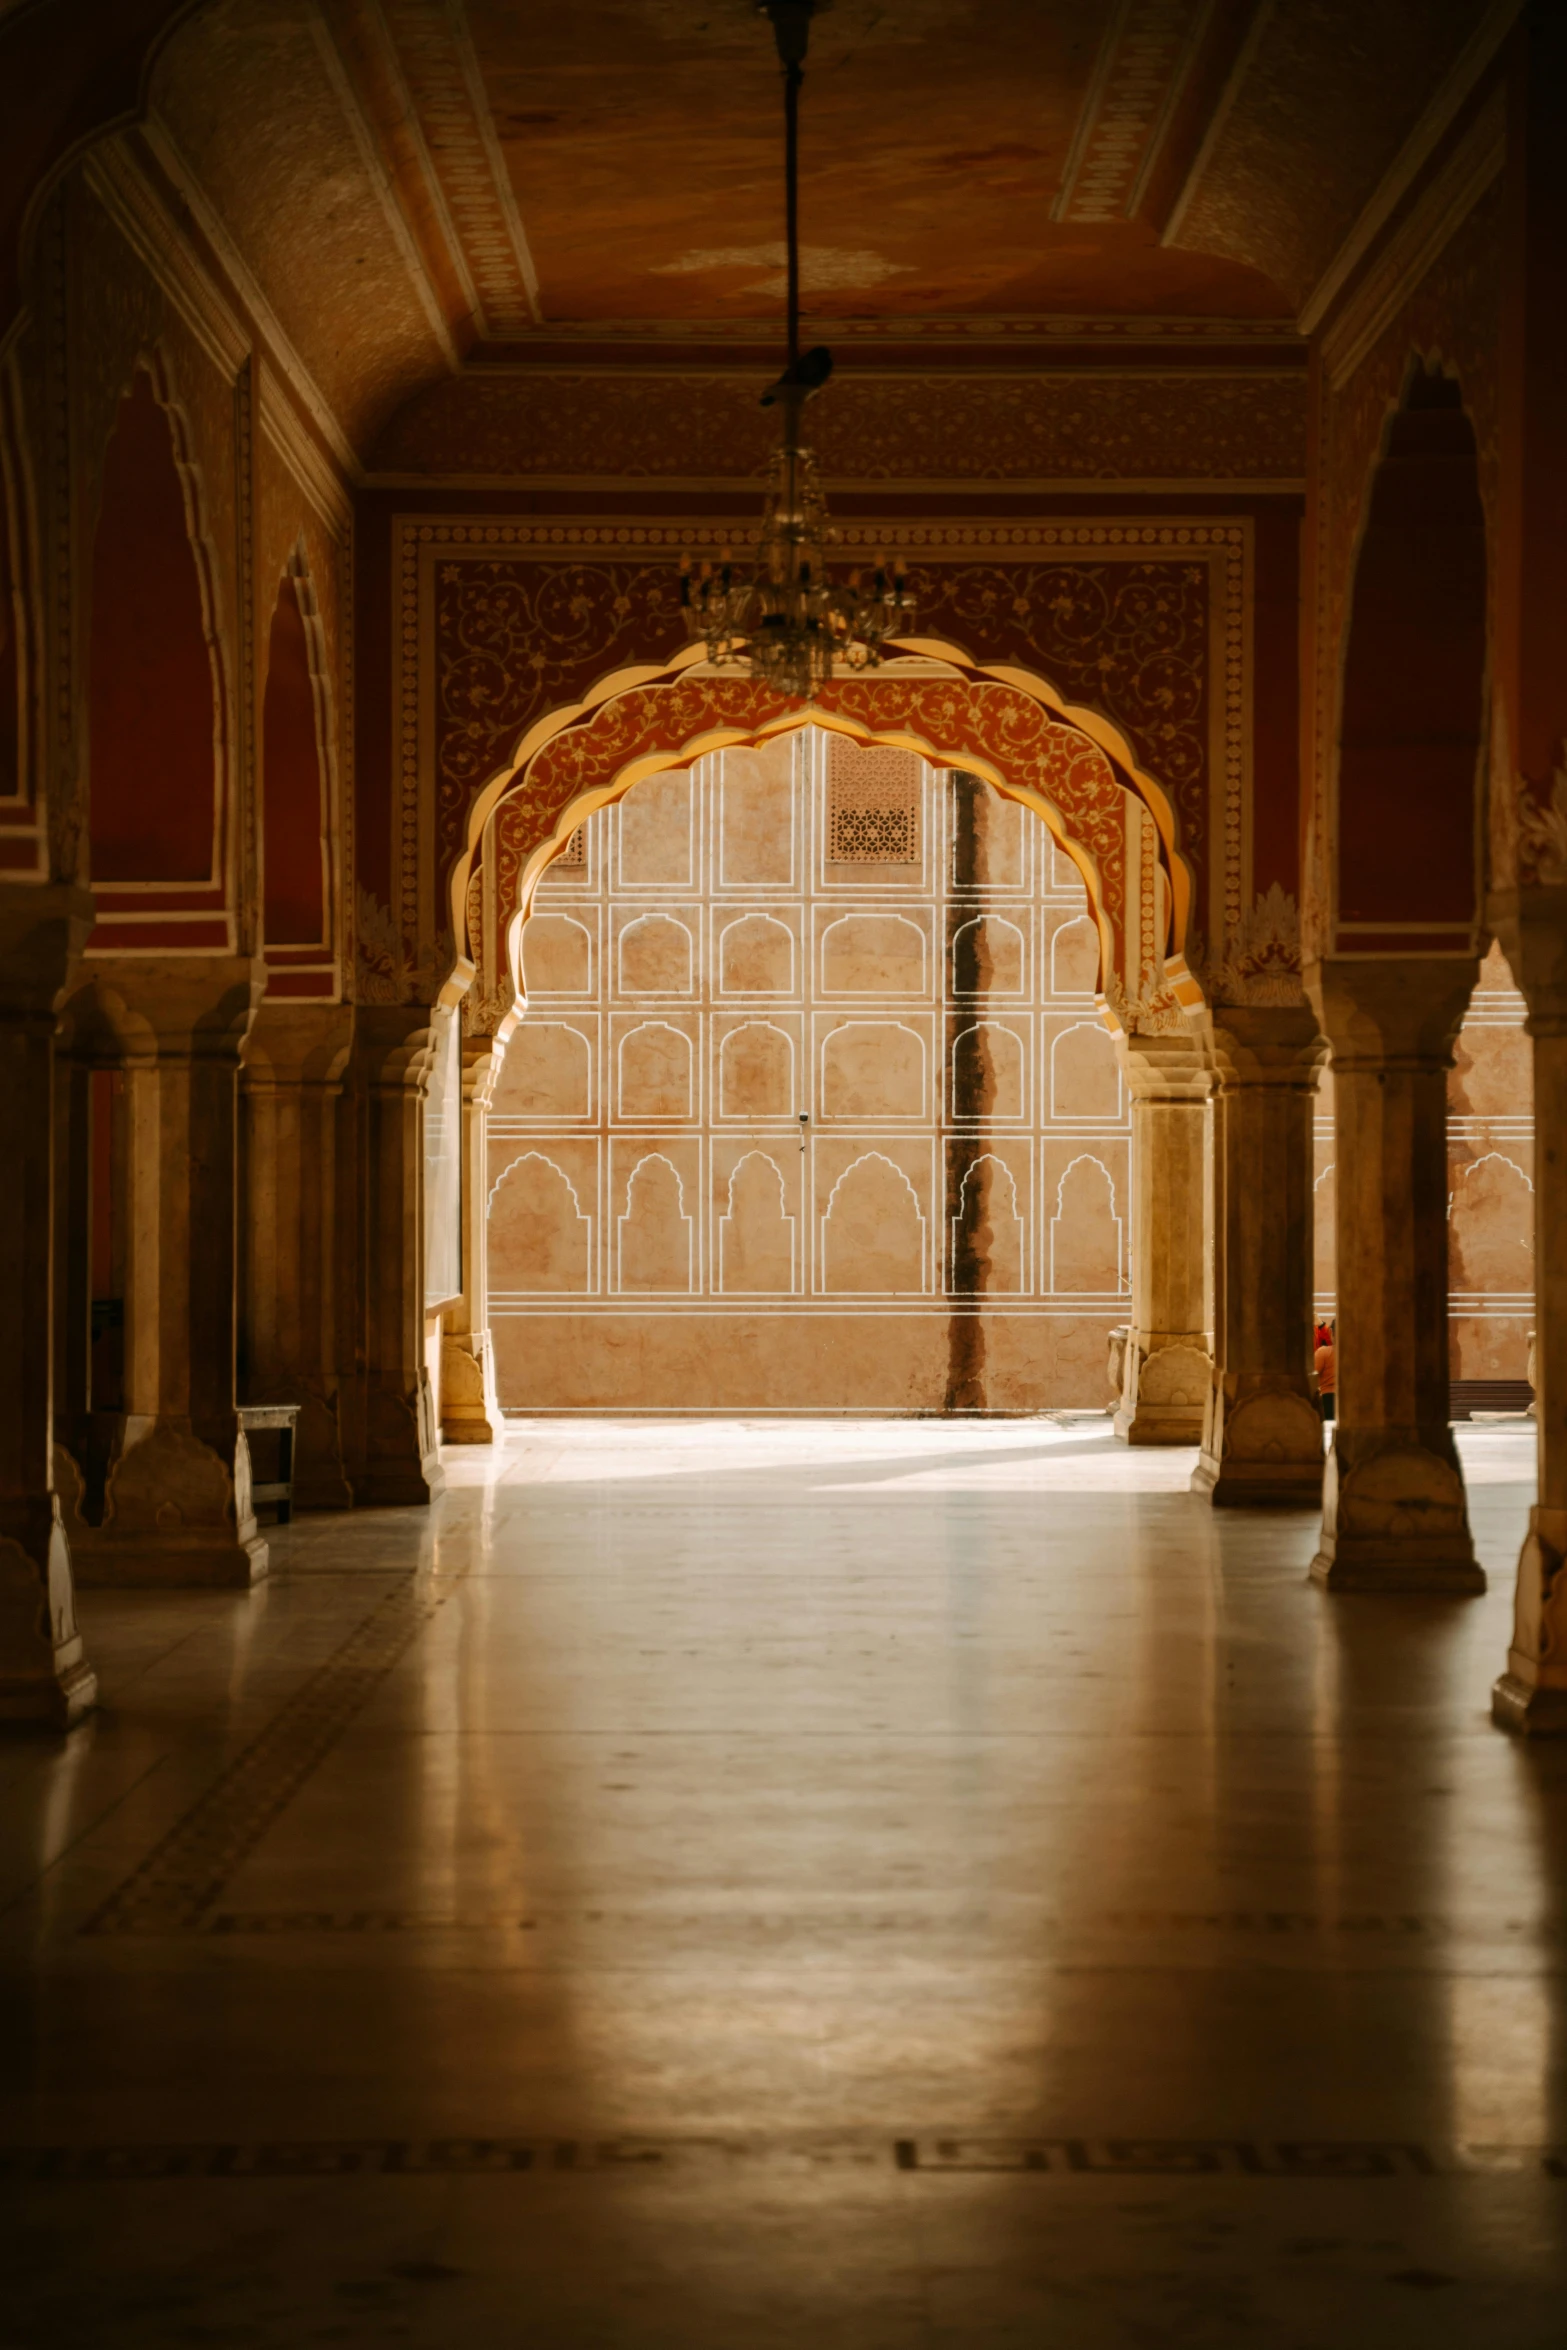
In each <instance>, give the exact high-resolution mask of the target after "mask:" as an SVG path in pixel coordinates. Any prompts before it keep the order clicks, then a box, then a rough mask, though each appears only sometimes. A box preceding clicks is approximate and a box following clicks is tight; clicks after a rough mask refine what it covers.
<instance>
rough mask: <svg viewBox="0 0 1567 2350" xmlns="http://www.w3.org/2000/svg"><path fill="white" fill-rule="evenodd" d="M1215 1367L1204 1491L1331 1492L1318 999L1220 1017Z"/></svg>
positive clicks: (1312, 1495) (1296, 1502) (1200, 1485)
mask: <svg viewBox="0 0 1567 2350" xmlns="http://www.w3.org/2000/svg"><path fill="white" fill-rule="evenodd" d="M1213 1044H1214V1058H1215V1062H1216V1064H1217V1069H1218V1082H1217V1086H1216V1089H1215V1095H1214V1134H1213V1165H1214V1187H1213V1204H1214V1357H1215V1363H1214V1375H1213V1384H1212V1386H1211V1388H1210V1390H1209V1400H1208V1421H1207V1427H1206V1429H1205V1430H1204V1434H1203V1450H1202V1459H1201V1461H1200V1462H1199V1463H1198V1466H1197V1468H1196V1469H1195V1471H1194V1472H1193V1475H1192V1489H1193V1491H1194V1492H1198V1493H1208V1494H1210V1495H1211V1496H1212V1499H1213V1503H1214V1507H1215V1508H1224V1507H1226V1506H1234V1507H1237V1508H1257V1507H1259V1506H1261V1507H1269V1506H1282V1507H1286V1508H1295V1509H1319V1508H1320V1507H1321V1504H1322V1420H1321V1417H1320V1414H1319V1412H1318V1409H1317V1404H1316V1401H1315V1390H1314V1383H1313V1379H1312V1368H1311V1328H1312V1321H1311V1297H1312V1271H1313V1267H1312V1197H1311V1105H1312V1096H1313V1095H1314V1093H1315V1092H1316V1086H1317V1071H1318V1068H1319V1066H1320V1064H1321V1061H1322V1059H1323V1056H1324V1053H1325V1051H1326V1046H1325V1045H1324V1043H1323V1040H1322V1038H1321V1037H1320V1036H1319V1035H1318V1033H1317V1022H1316V1015H1315V1014H1314V1013H1313V1012H1312V1011H1311V1009H1310V1007H1309V1006H1308V1005H1306V1004H1300V1005H1298V1006H1293V1005H1266V1006H1239V1005H1236V1006H1231V1005H1224V1006H1221V1007H1220V1008H1219V1009H1218V1010H1216V1011H1215V1013H1214V1015H1213Z"/></svg>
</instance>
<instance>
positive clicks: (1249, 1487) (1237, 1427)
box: [1191, 1377, 1323, 1510]
mask: <svg viewBox="0 0 1567 2350" xmlns="http://www.w3.org/2000/svg"><path fill="white" fill-rule="evenodd" d="M1322 1473H1323V1451H1322V1419H1321V1415H1320V1413H1319V1412H1318V1410H1317V1407H1316V1405H1315V1404H1314V1403H1313V1402H1312V1400H1311V1398H1310V1396H1309V1395H1305V1394H1303V1393H1302V1392H1301V1390H1300V1389H1299V1388H1298V1387H1292V1386H1290V1385H1289V1384H1288V1382H1287V1381H1285V1380H1283V1379H1280V1380H1278V1381H1277V1383H1276V1384H1273V1385H1269V1386H1266V1387H1263V1386H1253V1387H1251V1388H1250V1389H1248V1390H1247V1391H1246V1392H1244V1393H1242V1394H1240V1395H1238V1396H1236V1397H1235V1398H1234V1400H1233V1401H1232V1400H1230V1399H1228V1398H1227V1397H1226V1394H1225V1387H1224V1380H1223V1378H1222V1377H1220V1378H1216V1379H1215V1381H1214V1386H1213V1400H1212V1405H1211V1408H1210V1413H1209V1421H1208V1427H1207V1430H1206V1432H1205V1433H1204V1436H1203V1452H1202V1458H1201V1460H1200V1461H1199V1462H1198V1464H1197V1466H1196V1468H1195V1469H1194V1470H1193V1471H1192V1483H1191V1490H1192V1491H1193V1493H1206V1494H1207V1495H1208V1496H1209V1497H1210V1499H1211V1501H1212V1503H1213V1506H1214V1508H1215V1509H1247V1510H1249V1509H1295V1510H1319V1509H1320V1508H1321V1507H1322Z"/></svg>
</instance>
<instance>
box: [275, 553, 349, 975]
mask: <svg viewBox="0 0 1567 2350" xmlns="http://www.w3.org/2000/svg"><path fill="white" fill-rule="evenodd" d="M332 751H333V714H332V702H331V688H330V682H329V679H328V674H327V663H326V648H325V639H324V637H323V634H322V629H321V622H320V618H319V616H318V613H317V610H316V598H315V591H314V588H313V586H312V584H311V579H310V569H309V565H308V563H307V562H306V559H305V554H304V550H303V548H302V547H297V548H296V549H295V551H294V553H293V555H291V556H290V558H289V561H288V563H287V565H286V567H285V569H284V571H283V574H282V577H281V578H280V579H279V581H278V584H277V593H276V596H275V597H274V600H273V605H272V613H271V619H270V622H269V624H268V628H267V655H266V683H265V686H264V689H263V693H262V703H261V806H262V916H263V937H264V941H265V947H266V958H267V963H268V966H269V979H268V986H269V991H270V992H271V993H273V994H278V993H291V994H292V993H312V994H313V993H318V992H319V993H323V994H324V993H330V992H331V963H330V955H331V948H332V808H333V797H334V794H333V772H334V761H333V756H332ZM312 965H315V966H317V967H318V968H317V969H316V970H311V969H310V966H312ZM307 973H308V979H307ZM285 974H288V976H287V977H285V976H284V975H285Z"/></svg>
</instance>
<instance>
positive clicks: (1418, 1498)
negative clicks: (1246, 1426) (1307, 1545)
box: [1311, 1426, 1486, 1595]
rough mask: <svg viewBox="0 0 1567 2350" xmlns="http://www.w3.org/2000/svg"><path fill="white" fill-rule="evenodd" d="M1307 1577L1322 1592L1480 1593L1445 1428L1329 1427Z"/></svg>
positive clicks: (1481, 1577)
mask: <svg viewBox="0 0 1567 2350" xmlns="http://www.w3.org/2000/svg"><path fill="white" fill-rule="evenodd" d="M1311 1576H1312V1581H1313V1582H1315V1583H1320V1584H1321V1585H1322V1586H1323V1588H1324V1589H1325V1590H1328V1591H1395V1592H1421V1591H1426V1592H1437V1593H1453V1594H1461V1595H1462V1594H1472V1593H1475V1592H1480V1591H1484V1589H1485V1587H1486V1581H1485V1569H1484V1568H1483V1567H1482V1566H1481V1565H1480V1563H1479V1561H1478V1560H1477V1559H1476V1557H1475V1554H1474V1542H1473V1540H1472V1538H1471V1536H1470V1532H1469V1513H1468V1507H1467V1504H1466V1501H1465V1496H1464V1480H1463V1475H1462V1473H1461V1471H1460V1469H1459V1466H1458V1458H1457V1455H1456V1453H1455V1452H1454V1450H1453V1440H1452V1437H1451V1434H1450V1433H1449V1432H1448V1430H1447V1429H1445V1428H1443V1429H1442V1430H1440V1431H1436V1430H1430V1429H1420V1430H1417V1429H1406V1428H1397V1429H1371V1428H1357V1429H1346V1428H1344V1427H1342V1426H1340V1427H1339V1428H1338V1429H1337V1430H1336V1431H1335V1434H1334V1439H1333V1450H1332V1452H1331V1453H1330V1454H1329V1455H1328V1463H1327V1474H1326V1476H1325V1478H1324V1480H1323V1512H1322V1547H1321V1549H1320V1550H1319V1551H1318V1553H1317V1555H1316V1557H1315V1558H1314V1559H1313V1560H1312V1562H1311Z"/></svg>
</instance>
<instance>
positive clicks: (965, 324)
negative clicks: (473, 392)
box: [149, 0, 1495, 446]
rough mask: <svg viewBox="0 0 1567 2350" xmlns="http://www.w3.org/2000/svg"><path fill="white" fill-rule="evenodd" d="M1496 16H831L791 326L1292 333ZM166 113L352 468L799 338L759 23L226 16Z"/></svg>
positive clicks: (622, 17)
mask: <svg viewBox="0 0 1567 2350" xmlns="http://www.w3.org/2000/svg"><path fill="white" fill-rule="evenodd" d="M1494 13H1495V10H1494V8H1491V9H1487V7H1486V6H1485V5H1484V4H1483V0H833V4H832V5H831V6H829V7H827V8H825V9H824V11H823V12H822V13H821V14H820V15H819V16H818V19H817V21H816V24H815V26H814V28H813V32H812V41H811V54H810V62H809V68H808V75H807V81H806V88H805V98H804V108H803V132H802V198H801V233H802V243H803V247H804V288H805V297H806V307H807V309H808V311H809V312H811V313H813V314H814V315H815V317H817V318H819V319H820V320H822V321H823V322H824V323H825V324H826V326H827V328H828V331H830V332H833V333H834V334H835V335H836V336H837V337H838V339H839V340H840V341H842V340H843V339H844V338H847V339H848V340H849V341H851V342H852V340H853V338H854V337H855V336H856V335H857V334H861V335H876V334H880V335H881V336H882V337H883V338H886V337H888V336H893V335H907V336H910V337H918V336H920V335H921V334H924V335H926V336H928V335H929V334H930V333H932V332H937V331H941V330H942V329H943V328H944V329H945V330H946V331H948V332H958V333H961V332H963V331H965V330H966V331H967V332H968V333H969V335H970V336H971V337H975V336H981V337H982V336H983V335H984V334H985V333H986V332H988V331H989V327H988V325H987V322H989V323H990V324H993V325H994V327H995V330H996V331H997V332H998V333H999V332H1002V331H1010V332H1015V331H1016V329H1017V326H1018V323H1019V322H1026V321H1029V320H1036V321H1044V320H1053V319H1059V318H1060V317H1061V316H1062V315H1063V314H1066V315H1080V316H1084V317H1090V318H1109V317H1127V316H1135V317H1142V318H1150V319H1159V320H1161V321H1166V322H1169V321H1188V322H1191V323H1192V324H1193V325H1195V326H1202V325H1204V324H1208V325H1211V324H1212V323H1213V322H1216V321H1221V320H1227V321H1232V322H1236V324H1237V327H1238V329H1244V330H1249V331H1251V332H1252V333H1255V332H1256V331H1257V329H1258V328H1259V327H1260V326H1263V325H1264V324H1266V323H1268V322H1271V323H1272V324H1273V325H1274V326H1275V327H1276V328H1277V329H1278V330H1279V331H1281V332H1285V333H1290V332H1293V329H1294V322H1295V320H1296V318H1297V315H1298V313H1299V311H1300V308H1301V306H1302V304H1303V303H1304V302H1305V301H1306V300H1307V299H1308V298H1309V296H1310V294H1311V292H1312V289H1313V287H1314V286H1315V285H1316V283H1317V282H1318V280H1319V278H1320V277H1321V275H1322V273H1323V271H1324V270H1325V269H1326V268H1327V267H1328V265H1329V264H1330V262H1331V261H1332V259H1333V256H1334V254H1335V253H1336V252H1337V251H1338V249H1339V248H1340V246H1341V245H1342V243H1343V240H1344V239H1345V237H1346V236H1347V235H1348V234H1349V232H1350V230H1351V229H1352V228H1353V225H1354V223H1355V220H1356V218H1357V217H1358V215H1359V213H1360V211H1361V209H1362V207H1363V206H1364V204H1365V203H1366V201H1367V198H1368V197H1369V196H1370V194H1371V193H1372V191H1373V190H1374V189H1375V187H1376V185H1377V183H1378V181H1379V179H1380V177H1381V175H1382V174H1383V173H1384V172H1385V171H1386V169H1387V168H1388V166H1389V164H1390V163H1391V161H1392V159H1393V158H1394V156H1395V155H1396V153H1397V151H1398V149H1399V147H1400V145H1401V143H1402V141H1403V140H1404V139H1405V137H1406V136H1407V135H1408V133H1409V132H1410V130H1411V128H1412V126H1413V125H1414V124H1415V123H1416V121H1417V120H1418V118H1419V117H1420V115H1421V112H1422V109H1423V108H1425V107H1426V106H1427V104H1428V103H1429V101H1430V100H1431V98H1432V95H1433V92H1435V91H1436V90H1437V89H1438V88H1439V86H1440V84H1441V82H1442V79H1443V77H1444V75H1446V74H1447V73H1448V72H1449V70H1450V69H1451V68H1452V66H1453V64H1454V61H1455V59H1457V58H1458V56H1459V54H1460V52H1461V51H1462V49H1463V47H1464V44H1465V42H1466V40H1469V39H1471V38H1472V37H1473V36H1474V35H1475V33H1476V29H1477V27H1480V26H1481V24H1482V21H1483V20H1484V19H1486V18H1487V16H1488V15H1494ZM152 109H153V119H152V123H151V125H150V132H149V135H150V137H151V139H152V142H153V145H154V151H155V152H156V153H157V154H158V155H159V156H160V158H161V160H162V163H163V166H164V168H165V169H166V170H167V171H168V172H169V174H170V176H171V178H172V179H173V180H174V181H175V182H176V184H177V185H178V186H179V187H180V188H181V189H182V191H184V192H185V193H186V194H187V195H189V196H192V197H194V199H195V201H196V204H197V207H198V216H199V217H202V218H204V219H206V220H207V221H208V222H209V223H210V224H211V226H212V227H213V229H214V233H215V234H216V233H218V232H221V236H222V238H223V239H224V240H225V241H226V242H227V244H228V245H229V246H230V247H231V248H232V250H233V251H234V252H235V253H237V255H238V257H239V259H240V260H241V261H242V262H243V264H244V266H245V268H246V270H247V271H248V273H249V275H250V277H251V279H252V281H253V282H254V283H255V284H256V285H257V287H258V288H259V290H260V292H261V294H262V295H263V296H264V297H265V300H266V302H267V303H268V305H269V306H270V308H271V310H272V312H273V313H274V315H275V317H276V318H277V320H278V321H279V323H280V324H281V326H282V328H283V330H284V332H285V333H286V335H287V337H288V339H289V340H290V341H291V343H292V344H293V346H294V348H295V350H296V351H297V353H298V354H299V356H300V358H301V360H302V361H303V363H304V365H305V366H306V368H308V370H309V372H310V373H311V375H312V376H313V377H314V379H315V381H316V383H317V384H318V385H319V386H320V389H321V392H322V394H323V396H324V398H325V400H326V401H327V402H328V403H329V405H330V406H331V407H332V409H333V411H334V412H335V414H336V415H337V416H338V417H339V418H340V419H341V421H342V425H343V428H344V431H345V433H346V434H347V435H348V436H349V437H350V439H352V440H353V441H354V442H355V443H356V444H358V445H360V446H364V445H367V443H368V441H369V440H370V439H372V438H373V437H374V435H375V433H376V432H377V431H378V430H379V429H380V427H381V426H382V425H383V423H384V422H385V420H386V419H387V418H388V417H389V416H390V415H391V414H392V413H393V412H394V411H395V410H396V408H397V407H398V406H399V405H400V404H401V403H402V402H404V401H405V400H406V399H408V398H409V397H411V396H412V395H413V394H414V393H416V392H418V391H420V390H421V389H424V388H425V387H427V386H429V385H430V384H431V383H434V382H436V381H438V380H440V379H441V378H442V377H447V378H449V377H450V376H451V375H453V374H454V373H457V372H460V371H461V370H462V369H463V367H464V366H465V364H467V363H469V362H471V361H477V362H478V363H479V364H481V365H482V363H483V362H484V361H485V359H486V358H490V359H493V358H495V357H496V356H500V355H509V356H510V357H512V358H513V359H518V358H526V357H528V356H529V355H532V354H536V355H537V356H538V357H539V359H540V361H541V362H543V361H545V360H546V359H547V358H548V357H549V355H550V354H551V353H553V354H554V355H555V359H556V362H557V363H558V360H559V354H560V350H561V347H562V345H565V346H568V347H569V348H571V349H573V350H575V351H578V352H580V353H582V354H583V355H586V354H587V352H588V351H590V350H591V351H593V352H594V353H595V355H596V356H598V357H600V358H602V359H604V360H606V361H608V362H611V363H613V362H614V361H615V360H616V358H617V357H619V358H622V359H624V358H629V357H631V356H633V355H634V353H635V351H636V350H637V349H638V348H641V347H644V346H646V345H648V344H649V343H664V344H667V343H668V342H669V341H671V340H674V341H676V342H679V343H681V344H683V345H684V346H685V347H686V348H688V349H692V348H694V347H695V346H697V345H701V344H703V343H728V344H731V345H733V344H737V343H744V342H746V341H750V342H752V343H755V342H757V341H758V340H767V341H770V340H771V339H772V337H773V336H774V335H775V333H776V331H777V322H778V319H779V315H780V311H781V307H782V291H783V275H782V253H783V249H782V243H781V237H782V158H781V146H782V139H781V101H780V88H779V75H778V70H777V65H776V61H775V58H774V54H773V47H772V37H771V33H770V30H769V27H768V26H767V24H766V22H765V21H764V20H763V19H761V18H760V17H759V16H758V15H757V14H756V12H755V9H754V7H753V6H752V5H751V0H570V4H569V5H560V4H558V0H207V4H206V5H204V6H200V7H198V8H197V9H196V10H195V11H194V12H193V13H192V14H191V15H190V16H189V17H188V18H187V19H186V21H185V22H184V23H183V25H182V26H181V28H180V29H179V30H178V32H177V33H176V34H175V35H174V37H173V38H172V40H171V41H170V42H169V43H168V45H167V47H166V48H165V50H164V52H163V54H162V57H161V60H160V63H159V66H158V69H157V72H156V74H155V76H154V79H153V84H152ZM1002 322H1006V326H1005V329H1003V325H1002Z"/></svg>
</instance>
